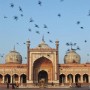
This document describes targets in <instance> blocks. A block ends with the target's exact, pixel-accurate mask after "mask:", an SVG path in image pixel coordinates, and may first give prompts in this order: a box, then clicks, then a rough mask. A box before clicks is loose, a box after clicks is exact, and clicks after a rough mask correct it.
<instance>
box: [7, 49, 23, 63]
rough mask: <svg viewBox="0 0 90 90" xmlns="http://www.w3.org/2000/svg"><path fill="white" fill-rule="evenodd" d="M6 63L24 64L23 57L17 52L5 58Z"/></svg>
mask: <svg viewBox="0 0 90 90" xmlns="http://www.w3.org/2000/svg"><path fill="white" fill-rule="evenodd" d="M5 63H17V64H21V63H22V56H21V55H20V53H19V52H17V51H16V50H13V51H10V52H9V53H8V54H7V55H6V57H5Z"/></svg>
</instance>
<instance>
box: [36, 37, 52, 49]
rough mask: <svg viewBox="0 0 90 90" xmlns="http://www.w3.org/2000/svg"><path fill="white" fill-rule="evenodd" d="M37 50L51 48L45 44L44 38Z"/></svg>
mask: <svg viewBox="0 0 90 90" xmlns="http://www.w3.org/2000/svg"><path fill="white" fill-rule="evenodd" d="M36 48H37V49H41V48H43V49H50V48H51V47H49V46H48V44H46V43H45V41H44V38H43V39H42V41H41V43H40V44H39V45H38V46H37V47H36Z"/></svg>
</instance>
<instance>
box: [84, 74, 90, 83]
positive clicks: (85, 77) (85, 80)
mask: <svg viewBox="0 0 90 90" xmlns="http://www.w3.org/2000/svg"><path fill="white" fill-rule="evenodd" d="M83 82H84V83H88V82H89V81H88V74H84V75H83Z"/></svg>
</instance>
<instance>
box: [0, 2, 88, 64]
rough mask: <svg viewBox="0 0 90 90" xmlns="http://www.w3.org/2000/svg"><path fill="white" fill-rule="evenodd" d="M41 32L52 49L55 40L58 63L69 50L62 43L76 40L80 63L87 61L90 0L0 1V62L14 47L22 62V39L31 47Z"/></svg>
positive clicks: (23, 47)
mask: <svg viewBox="0 0 90 90" xmlns="http://www.w3.org/2000/svg"><path fill="white" fill-rule="evenodd" d="M39 1H41V3H40V2H39ZM38 3H39V4H38ZM30 20H31V22H30ZM77 22H78V23H77ZM35 24H36V25H38V27H37V26H36V27H35ZM44 24H45V25H46V26H47V28H44ZM43 35H44V39H45V42H46V43H47V44H48V45H49V46H50V47H52V48H55V41H56V40H59V44H60V45H59V63H63V59H64V55H65V54H66V52H67V49H70V46H67V45H66V43H73V44H74V43H77V44H76V46H73V48H74V49H76V48H77V46H79V47H80V50H76V52H77V53H78V54H79V55H80V56H81V63H85V62H87V61H90V56H89V54H90V0H0V55H1V56H2V55H3V54H4V58H2V57H0V62H4V60H5V55H7V54H8V53H9V51H11V50H13V48H14V46H15V48H16V50H17V51H18V52H20V54H21V55H22V57H23V63H26V60H25V58H24V57H26V56H27V54H26V45H25V42H26V41H27V40H28V39H29V40H30V41H31V48H34V47H36V46H37V45H38V44H39V43H40V42H41V40H42V36H43ZM49 40H51V41H52V42H50V41H49ZM85 40H87V42H85Z"/></svg>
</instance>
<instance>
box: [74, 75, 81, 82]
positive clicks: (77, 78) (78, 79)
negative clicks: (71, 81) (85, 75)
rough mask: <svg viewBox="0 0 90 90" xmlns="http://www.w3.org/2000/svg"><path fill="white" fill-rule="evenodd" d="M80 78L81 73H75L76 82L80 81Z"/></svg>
mask: <svg viewBox="0 0 90 90" xmlns="http://www.w3.org/2000/svg"><path fill="white" fill-rule="evenodd" d="M80 79H81V76H80V74H76V75H75V82H76V83H78V82H80Z"/></svg>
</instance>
